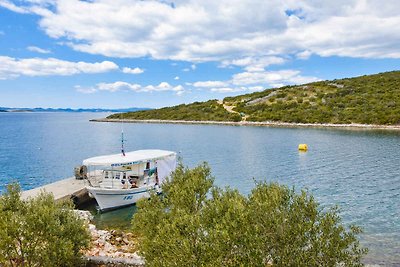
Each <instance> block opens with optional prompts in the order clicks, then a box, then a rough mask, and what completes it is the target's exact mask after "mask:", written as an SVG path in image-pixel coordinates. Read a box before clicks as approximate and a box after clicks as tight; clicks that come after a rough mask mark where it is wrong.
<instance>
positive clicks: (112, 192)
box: [83, 150, 176, 211]
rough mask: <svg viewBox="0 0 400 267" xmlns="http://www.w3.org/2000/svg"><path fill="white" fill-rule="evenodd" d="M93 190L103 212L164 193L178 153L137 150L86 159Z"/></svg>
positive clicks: (86, 170)
mask: <svg viewBox="0 0 400 267" xmlns="http://www.w3.org/2000/svg"><path fill="white" fill-rule="evenodd" d="M83 166H86V167H84V168H83V170H84V172H85V175H84V176H85V178H87V180H88V182H89V185H88V186H87V187H86V188H87V190H88V191H89V193H90V194H91V195H92V196H93V197H94V198H95V199H96V201H97V204H98V205H99V210H100V211H106V210H111V209H116V208H119V207H123V206H127V205H132V204H134V203H136V202H137V201H138V200H139V199H142V198H149V197H150V194H149V192H150V191H151V190H155V191H156V192H161V185H162V183H163V182H164V181H165V179H166V178H167V177H168V176H169V175H170V174H171V172H173V171H174V170H175V168H176V153H175V152H172V151H165V150H137V151H132V152H127V153H124V152H123V153H122V154H113V155H105V156H99V157H94V158H89V159H85V160H84V161H83ZM86 173H87V174H86Z"/></svg>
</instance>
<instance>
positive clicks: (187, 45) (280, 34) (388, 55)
mask: <svg viewBox="0 0 400 267" xmlns="http://www.w3.org/2000/svg"><path fill="white" fill-rule="evenodd" d="M399 9H400V1H398V0H384V1H382V0H335V1H328V0H326V1H325V0H268V1H267V0H229V1H228V0H218V1H215V0H176V1H158V0H86V1H84V0H80V1H79V0H15V1H10V0H0V106H3V107H52V108H67V107H70V108H128V107H150V108H158V107H164V106H171V105H177V104H181V103H191V102H194V101H205V100H208V99H223V98H224V97H226V96H233V95H240V94H245V93H251V92H255V91H260V90H264V89H266V88H276V87H280V86H283V85H293V84H303V83H308V82H313V81H318V80H331V79H336V78H345V77H355V76H360V75H366V74H373V73H379V72H384V71H392V70H399V69H400V68H399V66H400V30H399V29H400V15H399V14H400V13H399Z"/></svg>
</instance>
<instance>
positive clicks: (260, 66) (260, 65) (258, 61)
mask: <svg viewBox="0 0 400 267" xmlns="http://www.w3.org/2000/svg"><path fill="white" fill-rule="evenodd" d="M285 61H286V60H285V59H284V58H282V57H276V56H264V57H256V56H254V57H243V58H239V59H233V60H223V61H222V63H221V65H220V66H221V67H230V66H239V67H244V69H245V70H247V71H252V72H254V71H264V70H265V68H266V67H268V66H270V65H277V64H283V63H285Z"/></svg>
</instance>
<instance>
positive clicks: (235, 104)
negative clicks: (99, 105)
mask: <svg viewBox="0 0 400 267" xmlns="http://www.w3.org/2000/svg"><path fill="white" fill-rule="evenodd" d="M121 117H122V118H124V120H131V121H136V120H139V121H140V120H148V121H155V120H156V121H187V122H206V121H213V122H231V123H232V122H236V123H249V124H250V123H262V122H267V124H268V123H270V124H271V123H272V124H273V123H292V124H311V125H312V124H333V125H339V124H343V125H352V124H359V125H364V124H365V125H387V126H396V127H399V126H400V71H392V72H385V73H379V74H374V75H364V76H360V77H355V78H346V79H336V80H331V81H319V82H313V83H308V84H303V85H295V86H284V87H281V88H274V89H266V90H264V91H261V92H255V93H251V94H245V95H239V96H235V97H226V98H224V99H223V100H220V101H218V100H209V101H206V102H195V103H192V104H187V105H185V104H182V105H177V106H173V107H166V108H161V109H153V110H145V111H136V112H127V113H123V114H113V115H110V116H108V117H107V118H106V119H103V120H101V121H115V120H119V119H120V118H121Z"/></svg>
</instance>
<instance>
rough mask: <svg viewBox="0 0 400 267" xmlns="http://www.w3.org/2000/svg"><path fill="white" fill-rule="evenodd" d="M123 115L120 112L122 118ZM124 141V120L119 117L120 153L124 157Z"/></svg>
mask: <svg viewBox="0 0 400 267" xmlns="http://www.w3.org/2000/svg"><path fill="white" fill-rule="evenodd" d="M123 116H124V115H123V114H122V113H121V117H122V118H123ZM124 141H125V139H124V120H123V119H121V153H122V156H124V157H125V148H124Z"/></svg>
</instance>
